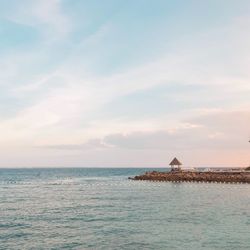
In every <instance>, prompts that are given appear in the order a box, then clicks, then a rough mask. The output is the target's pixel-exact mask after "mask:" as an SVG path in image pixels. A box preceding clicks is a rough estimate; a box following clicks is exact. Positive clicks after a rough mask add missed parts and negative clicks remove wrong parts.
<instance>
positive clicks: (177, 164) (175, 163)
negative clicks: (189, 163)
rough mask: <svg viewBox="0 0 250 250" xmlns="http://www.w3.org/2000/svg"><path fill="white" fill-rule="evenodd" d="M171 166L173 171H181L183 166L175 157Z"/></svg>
mask: <svg viewBox="0 0 250 250" xmlns="http://www.w3.org/2000/svg"><path fill="white" fill-rule="evenodd" d="M169 165H170V166H171V168H172V170H175V169H178V170H180V169H181V165H182V163H181V162H180V161H179V160H178V159H177V158H176V157H175V158H174V159H173V160H172V161H171V162H170V163H169Z"/></svg>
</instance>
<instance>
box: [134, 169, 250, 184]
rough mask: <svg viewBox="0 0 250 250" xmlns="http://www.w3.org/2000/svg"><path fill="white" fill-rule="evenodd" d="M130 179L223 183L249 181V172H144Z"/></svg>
mask: <svg viewBox="0 0 250 250" xmlns="http://www.w3.org/2000/svg"><path fill="white" fill-rule="evenodd" d="M129 179H132V180H148V181H174V182H179V181H190V182H225V183H239V182H240V183H250V172H247V171H246V172H240V171H239V172H213V171H210V172H194V171H176V172H157V171H153V172H146V173H144V174H143V175H139V176H135V177H134V178H131V177H129Z"/></svg>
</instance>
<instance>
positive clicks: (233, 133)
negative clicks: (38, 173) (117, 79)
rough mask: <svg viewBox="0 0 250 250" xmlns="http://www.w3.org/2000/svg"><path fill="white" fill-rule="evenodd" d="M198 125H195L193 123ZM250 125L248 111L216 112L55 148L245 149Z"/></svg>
mask: <svg viewBox="0 0 250 250" xmlns="http://www.w3.org/2000/svg"><path fill="white" fill-rule="evenodd" d="M194 122H195V123H194ZM249 123H250V112H249V111H231V112H214V113H210V114H205V115H201V116H199V117H196V118H193V119H190V120H189V123H184V124H182V126H180V127H179V128H178V127H177V128H176V127H174V128H172V129H169V130H157V131H145V132H142V131H134V132H132V133H128V134H121V133H117V134H110V135H107V136H105V137H104V138H100V139H95V140H89V141H88V142H87V143H85V144H78V145H53V146H49V147H50V148H54V149H64V150H67V149H77V150H86V149H88V150H90V149H98V148H115V147H117V148H124V149H131V150H145V149H147V150H148V149H152V150H167V151H169V150H193V149H202V150H207V149H221V150H225V149H227V150H232V149H236V150H237V149H245V148H246V146H247V141H248V136H249V134H248V133H249V129H248V126H247V124H249Z"/></svg>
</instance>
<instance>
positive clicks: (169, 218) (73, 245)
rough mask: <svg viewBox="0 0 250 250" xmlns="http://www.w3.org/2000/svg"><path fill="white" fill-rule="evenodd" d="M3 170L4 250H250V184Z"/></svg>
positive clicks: (124, 172) (118, 172) (111, 172)
mask: <svg viewBox="0 0 250 250" xmlns="http://www.w3.org/2000/svg"><path fill="white" fill-rule="evenodd" d="M144 171H146V170H145V169H9V170H8V169H0V249H97V250H98V249H226V250H228V249H237V250H240V249H250V185H248V184H206V183H162V182H142V181H137V182H136V181H129V180H128V179H127V177H128V176H133V175H137V174H140V173H143V172H144Z"/></svg>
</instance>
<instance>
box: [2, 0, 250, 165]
mask: <svg viewBox="0 0 250 250" xmlns="http://www.w3.org/2000/svg"><path fill="white" fill-rule="evenodd" d="M0 70H1V71H0V88H1V89H0V104H1V105H0V138H1V139H0V167H55V166H57V167H166V166H168V163H169V162H170V160H172V158H173V157H174V156H177V157H178V158H179V160H180V161H182V162H183V163H184V165H185V166H194V167H198V166H209V167H213V166H215V167H218V166H230V167H231V166H240V167H245V166H248V165H249V164H250V144H249V143H248V140H249V137H250V1H249V0H237V1H236V0H206V1H200V0H126V1H124V0H103V1H102V0H22V1H19V0H8V1H5V0H0Z"/></svg>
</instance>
